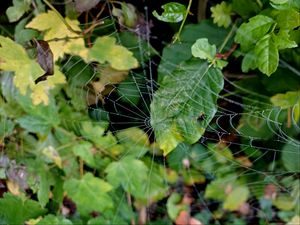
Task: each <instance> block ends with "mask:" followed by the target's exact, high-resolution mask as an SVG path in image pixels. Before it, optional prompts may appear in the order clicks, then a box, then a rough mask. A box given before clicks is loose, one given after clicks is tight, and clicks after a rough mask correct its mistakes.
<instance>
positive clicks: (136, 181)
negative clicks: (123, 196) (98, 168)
mask: <svg viewBox="0 0 300 225" xmlns="http://www.w3.org/2000/svg"><path fill="white" fill-rule="evenodd" d="M105 172H106V173H107V180H108V182H109V183H110V184H112V185H113V186H114V187H115V188H117V187H118V186H120V185H121V186H122V187H123V188H124V190H125V191H127V192H129V193H130V194H132V195H133V196H135V197H136V198H145V197H146V196H145V188H144V186H145V184H147V180H148V167H147V166H146V165H145V164H144V162H142V161H140V160H137V159H134V158H132V157H125V158H123V159H121V160H119V161H118V162H112V163H110V164H109V165H108V166H107V168H106V169H105Z"/></svg>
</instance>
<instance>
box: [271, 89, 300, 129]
mask: <svg viewBox="0 0 300 225" xmlns="http://www.w3.org/2000/svg"><path fill="white" fill-rule="evenodd" d="M270 100H271V102H272V103H273V105H275V106H279V107H281V108H283V109H287V108H291V107H292V110H293V114H292V115H293V119H294V120H295V121H296V123H297V122H298V121H299V119H300V91H289V92H286V93H285V94H276V95H274V96H273V97H271V99H270Z"/></svg>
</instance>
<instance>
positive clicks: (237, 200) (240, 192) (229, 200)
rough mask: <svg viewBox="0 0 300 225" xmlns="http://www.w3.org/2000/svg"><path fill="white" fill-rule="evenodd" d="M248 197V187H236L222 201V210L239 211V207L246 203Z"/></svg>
mask: <svg viewBox="0 0 300 225" xmlns="http://www.w3.org/2000/svg"><path fill="white" fill-rule="evenodd" d="M248 197H249V190H248V187H237V188H235V189H234V190H233V191H232V192H230V193H229V195H227V197H226V199H225V201H224V205H223V207H224V209H228V210H231V211H234V210H237V209H239V207H240V206H241V205H242V204H243V203H244V202H246V201H247V199H248Z"/></svg>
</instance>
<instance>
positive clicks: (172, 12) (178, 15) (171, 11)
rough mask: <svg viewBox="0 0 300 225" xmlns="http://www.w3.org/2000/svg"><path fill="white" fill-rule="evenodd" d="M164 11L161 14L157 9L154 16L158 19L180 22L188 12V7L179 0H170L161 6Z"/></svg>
mask: <svg viewBox="0 0 300 225" xmlns="http://www.w3.org/2000/svg"><path fill="white" fill-rule="evenodd" d="M161 8H162V9H163V10H164V12H163V13H162V14H161V15H159V14H158V13H157V12H156V11H153V16H155V17H156V18H157V19H159V20H161V21H164V22H168V23H178V22H180V21H182V20H183V18H184V16H185V14H186V7H185V5H182V4H180V3H177V2H169V3H167V4H164V5H163V6H162V7H161Z"/></svg>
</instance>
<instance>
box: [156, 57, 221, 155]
mask: <svg viewBox="0 0 300 225" xmlns="http://www.w3.org/2000/svg"><path fill="white" fill-rule="evenodd" d="M174 86H178V88H175V89H174ZM222 88H223V76H222V73H221V71H220V70H219V69H217V68H212V67H209V65H208V63H207V62H204V61H203V60H196V59H193V60H189V61H186V62H184V63H182V64H181V65H180V66H179V68H178V69H176V70H175V71H173V73H172V76H166V77H164V79H163V81H162V86H161V87H160V89H159V90H158V91H157V92H156V93H155V95H154V98H153V101H152V103H151V124H152V127H153V128H154V131H155V135H156V140H157V142H158V144H159V146H160V148H161V149H163V151H164V155H167V154H168V153H169V152H171V151H172V150H173V149H174V148H175V147H176V146H177V145H178V144H179V143H181V142H184V141H185V142H187V143H189V144H193V143H195V142H196V141H197V140H198V139H199V138H200V137H201V136H202V134H203V133H204V131H205V129H206V127H207V126H208V124H209V122H210V121H211V120H212V118H213V116H214V115H215V113H216V111H217V106H216V101H217V97H218V93H219V92H220V91H221V89H222ZM200 116H202V117H204V119H199V117H200Z"/></svg>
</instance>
